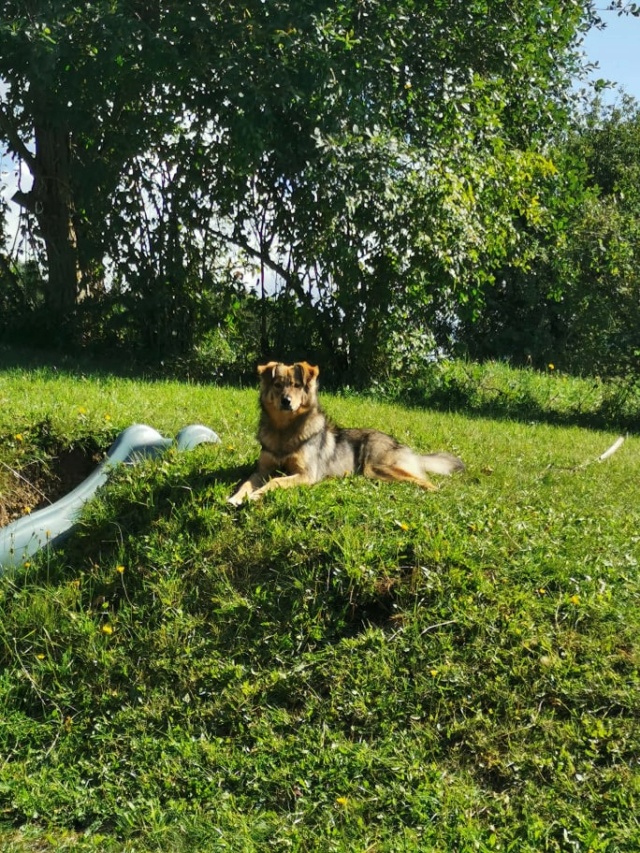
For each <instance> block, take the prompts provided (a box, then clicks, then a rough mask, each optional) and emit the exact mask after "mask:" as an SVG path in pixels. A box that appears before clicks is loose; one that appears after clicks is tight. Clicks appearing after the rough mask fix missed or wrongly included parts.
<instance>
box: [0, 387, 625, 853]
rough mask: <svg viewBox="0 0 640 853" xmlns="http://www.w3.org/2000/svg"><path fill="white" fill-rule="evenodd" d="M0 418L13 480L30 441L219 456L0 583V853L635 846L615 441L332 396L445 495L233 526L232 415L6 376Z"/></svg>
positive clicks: (94, 511) (246, 449)
mask: <svg viewBox="0 0 640 853" xmlns="http://www.w3.org/2000/svg"><path fill="white" fill-rule="evenodd" d="M555 379H556V377H551V378H550V377H546V381H553V380H555ZM511 381H512V383H514V389H515V387H516V385H515V383H517V381H518V374H516V373H512V375H511ZM523 381H525V382H526V381H529V380H527V379H526V377H525V379H524V380H523ZM0 398H3V399H4V400H5V401H10V403H11V405H10V406H7V405H3V406H2V409H1V410H0V433H2V435H4V436H6V437H11V436H13V439H12V441H13V443H12V441H11V440H9V439H7V441H6V442H5V443H4V444H3V446H2V450H1V451H0V452H1V453H2V459H4V460H6V462H7V464H9V465H11V466H12V467H15V466H18V465H19V463H20V461H21V460H22V459H23V458H24V456H25V454H30V453H31V454H33V453H37V452H38V453H42V452H44V449H46V448H43V441H42V436H41V432H40V433H39V432H38V431H37V430H36V428H35V427H36V424H38V423H42V422H44V421H46V422H47V423H48V424H49V427H48V428H49V429H50V430H51V431H52V432H53V433H54V434H55V435H56V436H57V437H60V436H63V437H65V439H67V440H69V441H71V442H72V441H76V440H80V439H81V438H82V437H84V436H87V435H94V436H95V435H97V436H99V437H100V440H101V442H102V443H103V444H104V445H105V446H106V445H107V444H108V442H109V441H110V440H112V438H113V437H115V435H116V434H117V432H118V431H119V430H120V429H122V428H124V427H126V426H128V425H129V424H130V423H133V422H146V423H149V424H150V425H151V426H154V427H156V428H157V429H159V430H160V431H162V432H163V433H165V434H167V435H172V434H175V432H177V430H178V429H180V428H181V427H183V426H185V425H186V424H187V423H194V422H201V423H205V424H206V425H208V426H210V427H212V428H213V429H215V430H216V431H217V432H218V433H219V435H220V437H221V439H222V440H221V443H220V444H219V445H209V446H201V447H199V448H197V449H195V450H194V451H189V452H186V453H178V452H173V451H170V452H168V453H167V454H165V455H164V456H163V457H161V458H159V459H156V460H148V461H146V462H144V463H142V464H141V465H139V466H137V467H136V468H130V469H127V470H123V471H121V472H120V473H119V474H118V476H117V477H116V478H114V480H113V482H111V483H110V485H109V486H108V488H107V489H105V490H104V492H103V493H102V494H101V495H100V496H99V497H98V498H97V499H96V500H95V501H93V502H92V504H91V505H90V506H89V507H88V508H87V510H86V513H85V516H84V519H83V522H82V525H81V527H80V529H79V530H78V531H77V532H76V534H75V535H74V536H73V537H72V538H71V539H70V540H68V542H67V543H66V545H65V548H64V550H62V551H61V552H60V553H58V554H45V555H42V556H41V557H40V558H37V559H34V560H33V561H32V562H31V565H30V566H28V567H27V568H26V569H24V570H23V571H22V572H21V573H19V574H18V575H16V576H15V577H13V578H9V577H5V578H4V579H3V581H2V583H1V584H0V662H1V665H2V673H1V675H0V703H1V705H0V706H1V707H2V708H3V714H2V719H1V720H0V752H1V754H2V757H3V761H2V762H1V763H0V804H1V808H2V811H1V812H0V814H1V815H2V821H3V823H2V824H1V825H0V826H1V827H2V828H0V846H1V847H2V849H3V850H4V849H6V850H8V851H12V853H13V851H15V853H24V851H29V850H32V849H37V850H45V851H47V850H65V849H69V850H107V851H110V850H118V851H121V850H122V851H128V850H130V851H133V850H136V851H156V850H158V851H159V850H163V851H164V850H166V851H169V850H170V851H194V850H203V851H209V850H211V851H218V850H231V851H263V850H268V849H274V850H295V851H322V853H325V851H344V853H351V851H355V850H362V851H364V850H375V851H388V853H397V851H416V853H418V851H420V853H421V852H422V851H428V850H442V851H449V850H460V851H467V850H468V851H471V850H481V851H490V850H509V849H510V850H517V851H531V853H533V851H546V850H549V851H565V850H567V851H568V850H584V851H587V850H592V851H607V853H610V851H621V853H622V851H625V853H626V851H629V850H634V849H638V848H640V830H639V826H638V818H637V814H638V808H637V805H638V797H639V795H640V772H639V771H640V768H639V766H638V761H637V757H638V754H640V734H639V728H638V725H637V708H638V704H639V701H640V695H639V690H638V687H639V677H638V673H639V668H638V664H639V659H638V637H639V636H640V615H639V614H640V606H639V605H640V582H639V580H638V557H639V554H640V534H639V533H638V531H639V530H640V509H639V508H638V500H637V484H638V482H639V474H640V445H639V441H638V439H637V438H636V437H633V436H631V437H628V438H627V439H626V441H625V442H624V444H623V445H622V447H621V448H620V449H619V450H618V451H617V452H616V453H615V454H614V455H613V456H611V457H610V458H609V459H607V460H606V461H605V462H602V463H601V462H598V461H596V460H597V459H598V457H599V456H600V454H601V453H602V452H603V451H604V450H605V449H606V448H607V447H609V446H610V445H611V444H612V443H613V441H614V439H615V438H616V437H617V434H618V433H617V431H615V430H613V429H612V430H610V431H606V432H599V431H591V430H587V429H584V428H579V427H576V426H573V427H567V426H565V427H560V426H553V425H550V424H547V423H544V419H543V418H529V419H527V420H522V419H520V420H509V419H506V418H503V419H500V420H495V419H491V418H488V417H481V416H479V414H476V415H475V416H473V417H470V416H467V415H465V414H463V413H460V412H458V413H455V414H450V413H442V412H438V411H434V410H429V409H423V408H411V409H409V408H403V407H401V406H396V405H392V404H389V403H385V404H382V403H379V402H376V401H375V400H372V399H363V398H352V397H348V396H327V397H326V398H325V405H326V408H327V409H328V411H329V412H330V414H331V415H332V416H333V417H334V418H335V419H336V420H338V421H339V422H341V423H343V424H345V425H349V426H356V425H357V426H372V427H378V428H381V429H385V430H388V431H390V432H393V433H394V434H395V435H397V436H398V437H399V438H400V439H402V440H404V441H408V442H410V443H411V444H412V445H414V446H416V447H419V448H421V449H424V450H435V449H448V450H452V451H454V452H456V453H459V454H460V455H461V456H462V457H463V458H464V460H465V462H466V463H467V466H468V470H467V472H466V473H465V474H464V475H462V476H456V477H454V478H451V479H446V480H441V481H440V482H441V489H440V491H439V492H438V493H436V494H424V493H422V492H421V491H419V490H417V489H414V488H413V487H411V486H407V485H390V484H383V483H377V482H371V481H366V480H364V479H359V478H348V479H345V480H337V481H329V482H325V483H322V484H320V485H318V486H316V487H314V488H312V489H298V490H291V491H287V492H284V491H283V492H279V493H278V492H275V493H272V494H270V495H267V496H266V498H265V500H264V501H263V502H262V503H261V504H258V505H251V506H247V507H242V508H240V509H239V510H236V509H233V508H231V507H230V506H228V505H227V503H226V500H225V499H226V497H227V495H228V494H229V493H230V492H231V490H232V488H233V486H234V485H235V483H236V482H237V480H238V479H239V478H240V476H241V474H242V473H244V472H245V471H246V470H247V469H248V468H249V467H250V465H251V464H252V462H253V461H254V460H255V456H256V450H257V447H256V444H255V439H254V437H253V435H254V431H255V424H256V418H257V406H256V394H255V391H254V390H244V391H242V390H235V389H220V388H214V387H203V386H188V385H182V384H179V383H170V382H156V383H144V382H141V381H133V380H122V379H115V378H108V377H101V378H98V379H94V378H92V377H91V376H90V375H87V377H86V378H79V377H73V376H66V375H60V373H58V374H53V373H50V372H34V373H21V372H20V371H12V372H9V373H5V374H2V375H0ZM561 402H562V401H558V405H560V403H561ZM105 415H109V420H108V421H107V420H106V419H105ZM17 434H20V435H21V436H22V440H21V441H17V440H16V439H15V436H16V435H17ZM38 436H40V438H38Z"/></svg>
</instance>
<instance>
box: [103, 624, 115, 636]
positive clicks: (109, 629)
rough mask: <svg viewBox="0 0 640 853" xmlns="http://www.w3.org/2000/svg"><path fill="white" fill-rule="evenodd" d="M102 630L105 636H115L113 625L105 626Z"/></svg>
mask: <svg viewBox="0 0 640 853" xmlns="http://www.w3.org/2000/svg"><path fill="white" fill-rule="evenodd" d="M100 630H101V631H102V633H103V634H113V628H112V627H111V625H103V626H102V628H101V629H100Z"/></svg>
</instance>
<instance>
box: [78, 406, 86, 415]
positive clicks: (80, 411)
mask: <svg viewBox="0 0 640 853" xmlns="http://www.w3.org/2000/svg"><path fill="white" fill-rule="evenodd" d="M78 414H79V415H81V416H82V415H86V414H87V410H86V409H85V407H84V406H78Z"/></svg>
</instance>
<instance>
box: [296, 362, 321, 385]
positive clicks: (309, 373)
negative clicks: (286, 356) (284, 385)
mask: <svg viewBox="0 0 640 853" xmlns="http://www.w3.org/2000/svg"><path fill="white" fill-rule="evenodd" d="M294 367H295V368H296V371H298V370H299V371H300V374H301V379H302V383H303V385H310V384H311V383H312V382H315V380H316V379H317V378H318V376H319V374H320V368H319V367H315V366H314V365H313V364H308V363H307V362H306V361H299V362H298V363H297V364H295V365H294Z"/></svg>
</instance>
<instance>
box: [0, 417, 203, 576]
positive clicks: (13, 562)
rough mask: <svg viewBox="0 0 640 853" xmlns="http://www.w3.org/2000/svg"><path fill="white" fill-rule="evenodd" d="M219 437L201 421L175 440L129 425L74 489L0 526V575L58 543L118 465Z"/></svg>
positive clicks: (141, 426)
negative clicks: (97, 464) (46, 504)
mask: <svg viewBox="0 0 640 853" xmlns="http://www.w3.org/2000/svg"><path fill="white" fill-rule="evenodd" d="M218 441H220V439H219V438H218V436H217V435H216V433H215V432H213V430H211V429H209V428H208V427H206V426H202V425H201V424H192V425H191V426H187V427H185V428H184V429H182V430H180V432H179V433H178V434H177V436H176V438H175V441H174V440H173V439H171V438H163V437H162V436H161V435H160V433H159V432H157V431H156V430H155V429H153V428H152V427H149V426H145V425H144V424H134V425H133V426H130V427H128V428H127V429H125V430H124V431H123V432H121V433H120V435H119V436H118V437H117V439H116V440H115V441H114V443H113V444H112V445H111V447H110V449H109V451H108V452H107V456H106V459H105V461H104V462H103V463H102V464H101V465H99V466H98V467H97V468H96V470H95V471H94V472H93V473H92V474H90V475H89V476H88V477H87V479H86V480H84V481H83V482H82V483H80V485H79V486H77V487H76V488H75V489H74V490H73V491H72V492H69V494H68V495H65V496H64V497H63V498H61V499H60V500H59V501H56V502H55V503H54V504H51V506H47V507H45V508H44V509H40V510H38V511H37V512H34V513H31V514H30V515H25V516H23V517H22V518H19V519H18V520H17V521H14V522H12V523H11V524H8V525H7V526H6V527H3V528H2V529H0V575H1V574H2V573H3V571H6V570H7V569H11V568H19V567H21V566H24V564H25V562H26V561H27V560H28V558H29V557H30V556H31V555H32V554H35V552H36V551H39V550H40V549H41V548H44V547H45V546H55V545H57V544H59V543H60V541H61V540H62V539H63V538H64V537H65V536H66V535H68V534H69V533H70V531H71V529H72V528H73V526H74V525H75V524H76V522H77V520H78V516H79V514H80V510H81V509H82V507H83V506H84V504H85V503H86V502H87V501H88V500H89V499H90V498H91V497H93V495H94V494H95V492H96V490H97V489H99V488H100V486H102V485H103V484H104V483H106V481H107V480H108V479H109V476H110V475H111V474H112V472H113V470H114V468H115V467H116V466H117V465H119V464H121V463H123V464H128V465H131V464H134V463H135V462H137V461H138V460H140V459H142V458H143V457H145V456H158V455H159V454H161V453H164V451H165V450H167V449H168V448H169V447H172V446H175V447H177V448H178V450H191V449H192V448H194V447H196V446H197V445H198V444H202V443H203V442H218Z"/></svg>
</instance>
